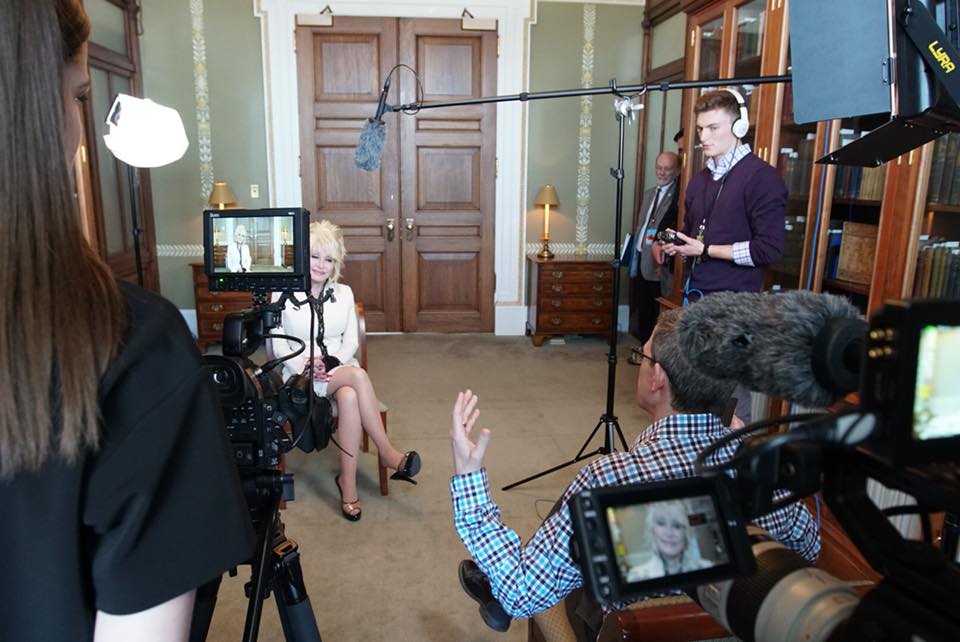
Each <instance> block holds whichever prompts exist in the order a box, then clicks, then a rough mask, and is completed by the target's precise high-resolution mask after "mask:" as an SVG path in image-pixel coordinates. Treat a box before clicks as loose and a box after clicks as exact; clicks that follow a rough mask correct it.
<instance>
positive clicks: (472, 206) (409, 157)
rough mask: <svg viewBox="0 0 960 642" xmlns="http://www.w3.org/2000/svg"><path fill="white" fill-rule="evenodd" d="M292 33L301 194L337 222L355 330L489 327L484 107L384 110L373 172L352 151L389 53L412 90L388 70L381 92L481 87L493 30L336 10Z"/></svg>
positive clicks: (490, 201)
mask: <svg viewBox="0 0 960 642" xmlns="http://www.w3.org/2000/svg"><path fill="white" fill-rule="evenodd" d="M296 39H297V65H298V70H297V73H298V77H299V84H300V131H301V150H302V152H301V175H302V182H303V202H304V206H305V207H306V208H307V209H309V210H310V211H311V212H313V213H314V218H328V219H330V220H331V221H333V222H334V223H336V224H338V225H340V226H341V227H342V228H343V231H344V237H345V240H346V244H347V252H348V256H347V265H346V266H345V268H344V275H343V280H344V282H345V283H348V284H349V285H350V286H351V287H352V288H353V289H354V292H355V294H356V296H357V300H359V301H362V302H363V303H364V305H365V306H366V312H367V324H368V328H369V329H370V330H404V331H408V332H415V331H428V330H432V331H450V332H463V331H490V330H492V329H493V220H494V211H493V208H494V181H495V176H494V166H495V159H494V153H495V145H496V135H495V108H494V106H493V105H484V106H469V107H468V106H464V107H456V108H445V109H438V110H423V111H422V112H420V113H418V114H415V115H410V114H404V115H402V116H398V115H397V114H394V113H389V114H385V115H384V121H385V123H386V127H387V141H386V146H385V148H384V153H383V158H382V161H381V165H380V168H379V170H378V171H375V172H363V171H361V170H358V169H356V168H355V167H354V164H353V158H354V150H355V147H356V144H357V140H358V137H359V136H360V131H361V129H362V128H363V125H364V123H365V122H366V119H367V118H368V117H370V116H372V115H373V113H374V111H375V110H376V103H377V100H378V98H379V93H380V88H381V87H382V85H383V81H384V79H385V78H386V75H387V74H388V73H389V71H390V69H392V68H393V66H394V64H395V63H397V62H403V63H405V64H407V65H409V66H410V67H411V68H413V69H416V70H417V74H418V75H419V77H420V82H421V83H422V85H421V86H422V93H419V92H418V91H417V82H416V80H415V78H414V75H413V74H412V73H410V72H409V70H406V69H402V68H401V69H399V70H397V71H396V72H395V74H394V76H393V79H392V85H393V87H392V89H391V92H390V95H389V97H388V102H389V103H391V104H397V103H399V102H404V103H408V102H414V101H417V100H426V101H448V100H456V99H459V98H469V97H479V96H485V95H492V94H493V93H494V92H495V90H496V35H495V34H492V33H477V32H464V31H462V30H461V28H460V21H459V20H419V19H409V20H408V19H400V20H398V19H395V18H383V19H381V18H338V19H337V20H336V21H335V26H334V27H330V28H326V27H298V28H297V32H296ZM401 141H402V144H401ZM401 149H402V152H401ZM391 222H392V224H393V225H394V226H395V227H394V231H393V232H392V233H391V232H389V231H388V223H391ZM401 277H402V282H401Z"/></svg>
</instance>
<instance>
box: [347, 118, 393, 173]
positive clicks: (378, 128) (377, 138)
mask: <svg viewBox="0 0 960 642" xmlns="http://www.w3.org/2000/svg"><path fill="white" fill-rule="evenodd" d="M386 140H387V126H386V125H385V124H384V122H383V121H382V120H375V119H373V118H368V119H367V122H366V124H365V125H364V126H363V131H361V132H360V141H359V142H358V143H357V151H356V153H355V154H354V157H353V164H354V165H356V166H357V167H358V168H359V169H362V170H363V171H365V172H372V171H375V170H376V169H377V168H378V167H380V158H381V157H382V156H383V145H384V143H386Z"/></svg>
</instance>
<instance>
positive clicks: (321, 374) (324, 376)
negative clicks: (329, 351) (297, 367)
mask: <svg viewBox="0 0 960 642" xmlns="http://www.w3.org/2000/svg"><path fill="white" fill-rule="evenodd" d="M311 372H312V373H313V380H314V381H323V382H324V383H325V382H327V381H330V379H332V378H333V376H332V375H331V374H330V373H329V372H327V368H326V366H324V365H323V357H314V358H313V361H310V360H309V359H307V365H305V366H304V367H303V374H309V373H311Z"/></svg>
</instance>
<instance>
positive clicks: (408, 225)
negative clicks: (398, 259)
mask: <svg viewBox="0 0 960 642" xmlns="http://www.w3.org/2000/svg"><path fill="white" fill-rule="evenodd" d="M404 220H405V221H406V224H405V225H404V227H405V228H407V240H408V241H412V240H413V219H412V218H408V219H404Z"/></svg>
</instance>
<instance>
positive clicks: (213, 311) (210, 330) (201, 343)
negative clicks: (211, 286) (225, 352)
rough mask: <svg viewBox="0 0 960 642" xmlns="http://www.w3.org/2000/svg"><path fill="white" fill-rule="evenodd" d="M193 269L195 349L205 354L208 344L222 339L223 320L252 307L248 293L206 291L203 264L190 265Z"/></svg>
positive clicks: (251, 299) (251, 297) (250, 296)
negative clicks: (195, 321)
mask: <svg viewBox="0 0 960 642" xmlns="http://www.w3.org/2000/svg"><path fill="white" fill-rule="evenodd" d="M190 267H191V268H193V298H194V301H195V304H196V306H197V347H198V348H200V352H206V350H207V348H208V347H209V346H210V344H213V343H220V341H221V340H222V339H223V318H224V317H225V316H227V314H228V313H230V312H238V311H240V310H243V309H245V308H249V307H251V306H253V296H252V295H251V294H250V293H249V292H211V291H210V290H208V289H207V275H206V273H205V272H204V271H203V263H191V264H190Z"/></svg>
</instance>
